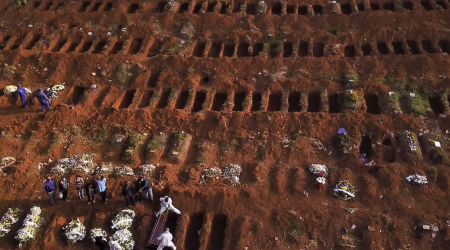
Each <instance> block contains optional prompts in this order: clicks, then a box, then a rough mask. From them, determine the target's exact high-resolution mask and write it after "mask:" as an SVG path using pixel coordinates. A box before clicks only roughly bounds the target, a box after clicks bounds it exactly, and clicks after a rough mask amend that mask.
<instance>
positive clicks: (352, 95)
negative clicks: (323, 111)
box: [341, 91, 359, 110]
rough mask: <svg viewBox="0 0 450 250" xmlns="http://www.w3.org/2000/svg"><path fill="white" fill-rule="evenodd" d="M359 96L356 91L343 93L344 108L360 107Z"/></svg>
mask: <svg viewBox="0 0 450 250" xmlns="http://www.w3.org/2000/svg"><path fill="white" fill-rule="evenodd" d="M358 103H359V96H358V92H356V91H345V93H344V94H343V95H342V101H341V105H342V108H343V109H344V110H355V109H356V108H357V107H358Z"/></svg>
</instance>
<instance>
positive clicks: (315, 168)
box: [309, 164, 328, 176]
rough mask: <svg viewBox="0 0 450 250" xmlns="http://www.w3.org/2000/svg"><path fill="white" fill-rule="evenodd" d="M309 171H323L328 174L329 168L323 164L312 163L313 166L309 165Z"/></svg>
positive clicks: (316, 173) (316, 172) (313, 172)
mask: <svg viewBox="0 0 450 250" xmlns="http://www.w3.org/2000/svg"><path fill="white" fill-rule="evenodd" d="M309 172H311V173H312V174H315V175H320V174H321V173H323V174H324V175H325V176H328V168H327V166H325V165H322V164H311V166H309Z"/></svg>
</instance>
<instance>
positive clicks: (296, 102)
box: [288, 91, 302, 112]
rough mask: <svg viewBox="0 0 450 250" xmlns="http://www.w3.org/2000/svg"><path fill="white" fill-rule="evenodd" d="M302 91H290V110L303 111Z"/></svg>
mask: <svg viewBox="0 0 450 250" xmlns="http://www.w3.org/2000/svg"><path fill="white" fill-rule="evenodd" d="M300 97H301V95H300V92H297V91H294V92H290V93H289V97H288V104H289V107H288V112H300V111H302V105H301V103H300Z"/></svg>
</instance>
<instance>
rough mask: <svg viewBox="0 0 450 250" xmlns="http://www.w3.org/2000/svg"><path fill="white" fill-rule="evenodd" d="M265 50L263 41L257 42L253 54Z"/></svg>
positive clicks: (255, 54) (256, 54)
mask: <svg viewBox="0 0 450 250" xmlns="http://www.w3.org/2000/svg"><path fill="white" fill-rule="evenodd" d="M263 50H264V44H263V43H255V44H254V45H253V56H258V55H259V54H260V53H261V52H262V51H263Z"/></svg>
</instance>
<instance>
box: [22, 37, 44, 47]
mask: <svg viewBox="0 0 450 250" xmlns="http://www.w3.org/2000/svg"><path fill="white" fill-rule="evenodd" d="M40 38H41V34H33V38H32V39H31V41H30V43H28V45H27V46H26V47H25V49H26V50H30V49H32V48H33V47H34V45H36V43H37V42H38V41H39V39H40Z"/></svg>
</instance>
